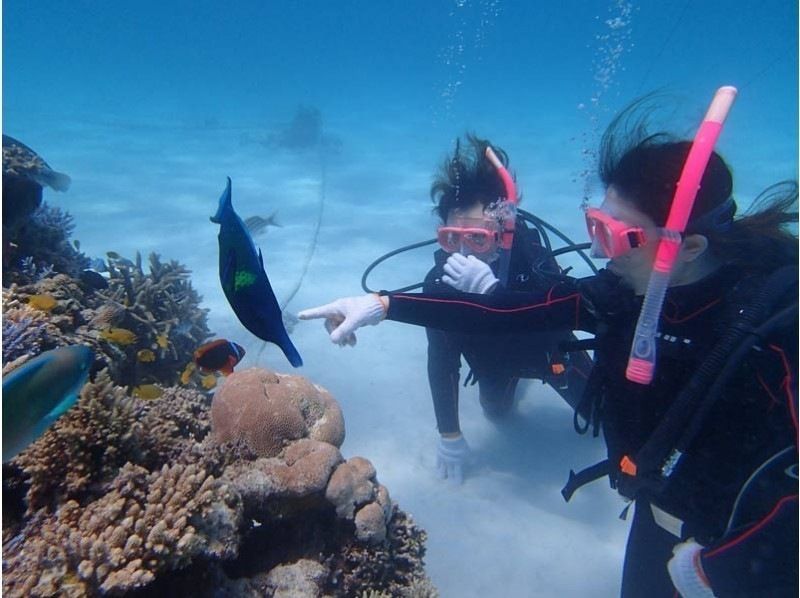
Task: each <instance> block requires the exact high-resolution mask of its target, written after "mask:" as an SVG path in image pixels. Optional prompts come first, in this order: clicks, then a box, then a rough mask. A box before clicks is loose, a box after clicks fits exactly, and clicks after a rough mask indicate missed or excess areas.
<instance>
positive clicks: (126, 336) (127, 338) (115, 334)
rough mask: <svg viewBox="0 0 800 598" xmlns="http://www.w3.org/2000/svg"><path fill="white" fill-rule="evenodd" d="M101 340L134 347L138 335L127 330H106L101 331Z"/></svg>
mask: <svg viewBox="0 0 800 598" xmlns="http://www.w3.org/2000/svg"><path fill="white" fill-rule="evenodd" d="M100 338H102V339H105V340H107V341H109V342H112V343H115V344H117V345H132V344H133V343H135V342H136V335H135V334H134V333H133V332H131V331H130V330H128V329H126V328H106V329H105V330H101V331H100Z"/></svg>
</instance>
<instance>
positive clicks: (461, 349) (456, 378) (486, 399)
mask: <svg viewBox="0 0 800 598" xmlns="http://www.w3.org/2000/svg"><path fill="white" fill-rule="evenodd" d="M511 255H512V257H511V263H510V267H509V280H508V283H507V285H506V287H507V289H508V290H511V291H534V290H536V289H537V288H543V287H544V288H547V287H548V286H549V284H551V283H552V278H549V275H550V274H553V273H557V272H558V266H557V264H556V263H555V261H554V260H553V259H552V257H549V254H548V252H547V250H546V249H545V248H544V247H542V245H541V244H540V242H539V235H538V233H537V232H536V231H535V230H531V229H528V228H527V227H526V225H525V223H524V222H523V221H522V220H519V221H518V223H517V231H516V234H515V235H514V246H513V250H512V254H511ZM448 257H449V254H448V253H446V252H444V251H443V250H441V249H440V250H438V251H437V252H436V253H435V254H434V260H435V262H436V265H435V266H434V267H433V268H432V269H431V271H430V272H429V273H428V275H427V276H426V278H425V284H424V287H423V291H424V292H425V293H435V294H442V295H447V296H452V297H454V298H455V297H458V296H462V297H463V296H466V295H465V294H464V293H461V292H460V291H457V290H455V289H453V288H452V287H451V286H449V285H447V284H445V283H443V282H442V281H441V277H442V274H443V267H444V263H445V262H446V261H447V258H448ZM497 269H498V261H497V260H496V261H495V262H494V263H493V264H492V270H493V271H494V273H495V275H497ZM545 285H546V286H545ZM498 287H499V285H498ZM426 333H427V335H428V382H429V383H430V387H431V395H432V397H433V408H434V412H435V413H436V424H437V427H438V430H439V433H440V434H445V433H455V432H460V428H459V420H458V392H459V382H460V369H461V356H462V355H463V356H464V358H465V359H466V361H467V364H468V365H469V367H470V371H471V376H470V377H469V378H470V379H471V381H472V382H473V383H474V382H476V381H477V383H478V385H479V389H480V394H479V396H480V402H481V406H482V407H483V410H484V413H485V414H486V416H487V417H488V418H490V419H498V418H501V417H503V416H504V415H506V414H507V413H508V412H509V411H510V410H511V407H512V406H513V404H514V394H515V391H516V388H517V383H518V382H519V380H520V378H535V379H538V380H542V381H544V382H547V383H548V384H550V386H552V387H553V388H554V389H555V390H556V392H558V394H560V395H561V396H562V397H563V398H564V399H565V400H566V401H567V403H569V404H570V406H572V407H573V408H577V407H578V403H579V402H580V399H581V396H582V395H583V391H584V387H585V386H586V381H587V379H588V376H589V372H590V371H591V367H592V361H591V358H590V357H589V356H588V355H587V353H586V352H585V351H573V352H571V353H567V352H565V351H563V350H562V348H560V346H559V344H560V343H562V342H563V341H574V340H575V337H574V336H573V335H572V333H571V331H569V330H568V329H567V328H565V329H564V330H557V331H544V332H541V333H536V334H530V333H523V334H520V333H511V334H502V335H492V334H462V333H459V332H445V331H442V330H438V329H436V328H427V329H426Z"/></svg>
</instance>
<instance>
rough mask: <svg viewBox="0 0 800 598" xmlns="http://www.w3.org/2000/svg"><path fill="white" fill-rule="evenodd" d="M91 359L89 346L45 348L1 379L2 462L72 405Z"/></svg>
mask: <svg viewBox="0 0 800 598" xmlns="http://www.w3.org/2000/svg"><path fill="white" fill-rule="evenodd" d="M93 361H94V354H93V353H92V351H91V349H89V347H86V346H83V345H73V346H71V347H60V348H58V349H53V350H51V351H45V352H44V353H42V354H41V355H39V356H38V357H35V358H33V359H31V360H30V361H28V362H27V363H25V364H24V365H22V366H20V367H18V368H17V369H16V370H14V371H13V372H11V373H9V374H8V375H6V376H5V377H4V378H3V462H4V463H5V462H6V461H10V460H11V459H13V458H14V457H16V456H17V455H18V454H19V453H21V452H22V451H23V450H25V448H26V447H27V446H28V445H29V444H31V443H32V442H33V441H34V440H36V439H37V438H39V436H41V435H42V434H43V433H44V431H45V430H46V429H47V428H49V427H50V426H51V425H52V424H53V422H54V421H56V420H57V419H58V418H59V417H60V416H61V415H63V414H64V412H65V411H67V409H69V408H70V407H72V405H73V404H74V403H75V401H76V400H77V399H78V393H79V392H80V390H81V388H83V385H84V384H85V383H86V379H87V378H88V377H89V369H90V368H91V367H92V362H93Z"/></svg>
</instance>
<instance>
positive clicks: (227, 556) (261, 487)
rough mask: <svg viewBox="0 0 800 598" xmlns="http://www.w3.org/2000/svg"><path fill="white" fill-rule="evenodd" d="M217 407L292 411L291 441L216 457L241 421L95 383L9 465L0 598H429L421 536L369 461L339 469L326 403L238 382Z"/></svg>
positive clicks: (288, 382) (308, 391)
mask: <svg viewBox="0 0 800 598" xmlns="http://www.w3.org/2000/svg"><path fill="white" fill-rule="evenodd" d="M225 388H228V391H227V393H223V391H224V390H225ZM248 393H252V396H248ZM225 394H227V395H229V396H227V397H223V399H222V400H223V401H231V400H233V399H235V400H237V401H242V402H244V403H245V404H247V403H255V402H257V401H259V402H263V403H267V404H269V405H271V408H273V409H278V410H279V409H280V408H281V407H282V408H284V410H285V411H287V412H290V411H292V410H294V412H295V415H297V414H299V416H298V417H299V418H300V422H301V423H302V426H299V427H297V428H295V429H294V430H289V431H290V434H289V436H286V435H285V434H286V431H287V428H285V427H284V426H280V425H279V426H272V427H269V428H267V429H266V430H265V431H264V432H263V433H264V434H273V435H275V438H272V439H265V438H262V439H260V440H257V441H252V439H251V438H250V437H249V436H247V435H246V434H241V433H236V432H235V431H234V432H232V433H231V434H229V435H228V436H225V437H224V438H225V440H224V441H223V436H222V435H221V434H220V433H219V430H217V429H215V426H217V425H224V426H228V427H229V428H235V427H236V426H243V427H245V428H248V429H249V428H250V427H252V421H251V420H248V419H244V418H238V419H236V418H234V419H231V416H230V413H228V414H227V415H224V416H223V417H222V418H221V419H215V417H214V414H213V408H212V407H211V406H210V405H209V400H208V398H207V397H206V395H204V394H203V393H200V392H198V391H195V390H192V389H187V388H177V387H173V388H168V389H167V390H166V391H165V392H164V394H163V395H162V396H161V397H160V398H158V399H155V400H152V401H141V400H138V399H135V398H131V397H129V396H128V395H127V393H126V392H125V390H124V389H123V388H121V387H119V386H117V385H115V384H114V382H113V381H112V379H111V377H110V374H109V373H108V372H107V371H103V372H101V373H99V374H98V376H97V378H96V380H95V381H94V382H93V383H90V384H88V385H87V386H85V387H84V389H83V391H82V393H81V397H80V399H79V401H78V403H77V404H76V406H75V407H74V408H73V409H72V410H70V411H69V412H68V413H67V414H65V415H64V416H63V417H62V418H61V419H60V420H59V421H58V422H56V424H54V425H53V426H52V427H51V428H50V429H49V430H48V431H47V432H45V434H44V435H43V436H42V437H41V438H40V439H39V440H37V441H36V442H35V443H34V444H33V445H31V446H30V447H29V449H28V450H26V451H23V453H21V454H20V455H18V456H17V457H16V458H15V459H14V460H12V461H11V462H10V463H9V464H5V465H4V475H3V496H4V502H3V552H4V556H5V558H4V561H3V574H4V575H3V590H4V592H6V593H7V594H8V595H9V596H51V595H63V596H97V595H108V594H111V595H121V594H127V593H131V592H134V593H137V592H146V593H147V594H148V595H150V594H157V595H166V594H176V595H192V596H219V595H231V596H264V595H269V596H283V597H289V596H357V595H360V594H361V593H368V592H372V593H373V594H374V595H381V593H383V594H388V595H391V596H408V597H412V596H414V597H420V598H427V597H429V596H435V595H436V593H435V590H434V589H433V587H432V586H431V585H430V582H429V580H428V579H427V577H426V576H425V573H424V568H423V557H424V553H425V547H424V543H425V533H424V532H423V531H422V530H420V529H419V528H417V527H416V526H415V525H414V523H413V521H411V519H410V518H409V517H408V516H407V515H406V514H405V513H403V512H402V511H400V510H399V509H398V508H397V506H396V505H394V504H392V502H391V500H390V498H389V493H388V491H387V490H386V488H385V487H383V486H382V485H381V484H380V483H378V481H377V477H376V472H375V468H374V467H373V466H372V464H371V463H370V462H369V461H368V460H367V459H364V458H362V457H351V458H350V459H348V460H345V459H344V457H343V456H342V455H341V453H340V452H339V448H338V447H339V446H340V445H341V443H342V441H343V439H344V422H343V419H342V416H341V410H340V408H339V407H338V404H337V403H336V401H335V400H334V399H333V398H332V397H331V396H330V395H329V394H328V393H327V392H326V391H325V390H324V389H322V388H319V387H317V386H315V385H314V384H312V383H311V382H309V381H307V380H305V379H303V378H300V377H297V376H288V375H284V374H278V373H275V372H270V371H267V370H245V371H242V372H238V373H236V374H233V375H232V376H230V377H229V379H228V380H227V381H226V383H225V384H224V385H223V386H222V388H221V389H220V390H219V391H218V395H225ZM232 397H233V399H232ZM216 400H217V398H216V397H215V399H214V401H216ZM220 421H221V422H222V423H220ZM296 430H299V433H298V432H297V431H296ZM264 447H268V451H267V452H268V453H269V455H270V456H266V455H265V454H264V453H263V451H262V452H261V453H259V452H258V451H261V450H262V449H263V448H264Z"/></svg>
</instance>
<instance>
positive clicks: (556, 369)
mask: <svg viewBox="0 0 800 598" xmlns="http://www.w3.org/2000/svg"><path fill="white" fill-rule="evenodd" d="M550 371H551V372H553V373H554V374H555V375H556V376H558V375H559V374H563V373H564V372H566V371H567V368H566V367H564V364H563V363H551V364H550Z"/></svg>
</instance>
